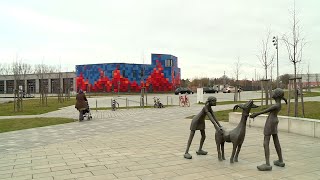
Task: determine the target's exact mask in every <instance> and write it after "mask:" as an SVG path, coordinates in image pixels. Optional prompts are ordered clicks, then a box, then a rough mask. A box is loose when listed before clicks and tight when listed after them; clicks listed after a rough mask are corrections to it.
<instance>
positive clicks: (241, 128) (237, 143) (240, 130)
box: [215, 100, 258, 163]
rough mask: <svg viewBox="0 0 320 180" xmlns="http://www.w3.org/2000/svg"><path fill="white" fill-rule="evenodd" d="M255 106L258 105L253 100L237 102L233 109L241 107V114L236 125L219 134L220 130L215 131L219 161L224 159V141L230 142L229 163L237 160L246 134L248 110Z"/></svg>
mask: <svg viewBox="0 0 320 180" xmlns="http://www.w3.org/2000/svg"><path fill="white" fill-rule="evenodd" d="M257 107H258V106H256V105H255V104H253V100H250V101H248V102H247V103H246V104H239V105H235V106H234V108H233V111H235V110H236V109H237V108H241V109H242V116H241V120H240V122H239V124H238V126H237V127H236V128H234V129H233V130H231V131H227V130H225V129H223V134H221V133H220V132H216V134H215V139H216V145H217V150H218V159H219V161H222V160H225V157H224V143H225V142H232V144H233V149H232V155H231V157H230V163H233V162H238V156H239V153H240V150H241V146H242V143H243V141H244V137H245V135H246V123H247V119H248V117H249V113H250V110H251V108H257ZM236 151H237V152H236ZM221 152H222V153H221Z"/></svg>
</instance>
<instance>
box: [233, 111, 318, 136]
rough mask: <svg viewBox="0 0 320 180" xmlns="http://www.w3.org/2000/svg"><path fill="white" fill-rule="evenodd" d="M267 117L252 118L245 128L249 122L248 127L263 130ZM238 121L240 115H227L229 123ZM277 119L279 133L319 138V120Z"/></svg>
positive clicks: (283, 117) (281, 117)
mask: <svg viewBox="0 0 320 180" xmlns="http://www.w3.org/2000/svg"><path fill="white" fill-rule="evenodd" d="M267 117H268V115H264V114H263V115H259V116H258V117H256V118H254V121H253V119H248V122H247V126H249V121H251V122H250V125H251V126H252V127H261V128H264V124H265V122H266V119H267ZM240 119H241V113H238V112H230V113H229V123H231V124H238V123H239V121H240ZM278 119H279V124H278V130H279V131H284V132H288V133H294V134H300V135H304V136H311V137H315V138H320V120H315V119H308V118H298V117H288V116H278Z"/></svg>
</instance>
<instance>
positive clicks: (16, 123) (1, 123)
mask: <svg viewBox="0 0 320 180" xmlns="http://www.w3.org/2000/svg"><path fill="white" fill-rule="evenodd" d="M70 122H74V119H69V118H16V119H1V120H0V133H3V132H9V131H16V130H21V129H30V128H35V127H43V126H51V125H56V124H64V123H70Z"/></svg>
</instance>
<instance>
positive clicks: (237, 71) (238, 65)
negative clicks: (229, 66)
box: [233, 57, 242, 102]
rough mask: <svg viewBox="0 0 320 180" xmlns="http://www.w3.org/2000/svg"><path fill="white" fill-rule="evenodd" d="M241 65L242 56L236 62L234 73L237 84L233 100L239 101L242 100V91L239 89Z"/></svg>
mask: <svg viewBox="0 0 320 180" xmlns="http://www.w3.org/2000/svg"><path fill="white" fill-rule="evenodd" d="M241 66H242V64H241V63H240V57H238V58H237V61H236V62H235V63H234V69H233V73H234V75H235V80H236V85H235V93H234V97H233V101H235V102H236V101H238V100H240V92H239V91H238V89H239V76H240V73H241V72H240V71H241Z"/></svg>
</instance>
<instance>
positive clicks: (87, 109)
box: [82, 101, 92, 120]
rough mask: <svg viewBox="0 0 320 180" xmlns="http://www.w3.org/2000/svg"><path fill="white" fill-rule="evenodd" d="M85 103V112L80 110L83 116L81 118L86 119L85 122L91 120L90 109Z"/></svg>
mask: <svg viewBox="0 0 320 180" xmlns="http://www.w3.org/2000/svg"><path fill="white" fill-rule="evenodd" d="M86 102H87V108H86V109H85V110H82V114H83V118H85V117H86V118H87V120H91V119H92V116H91V111H90V107H89V103H88V101H86Z"/></svg>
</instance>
